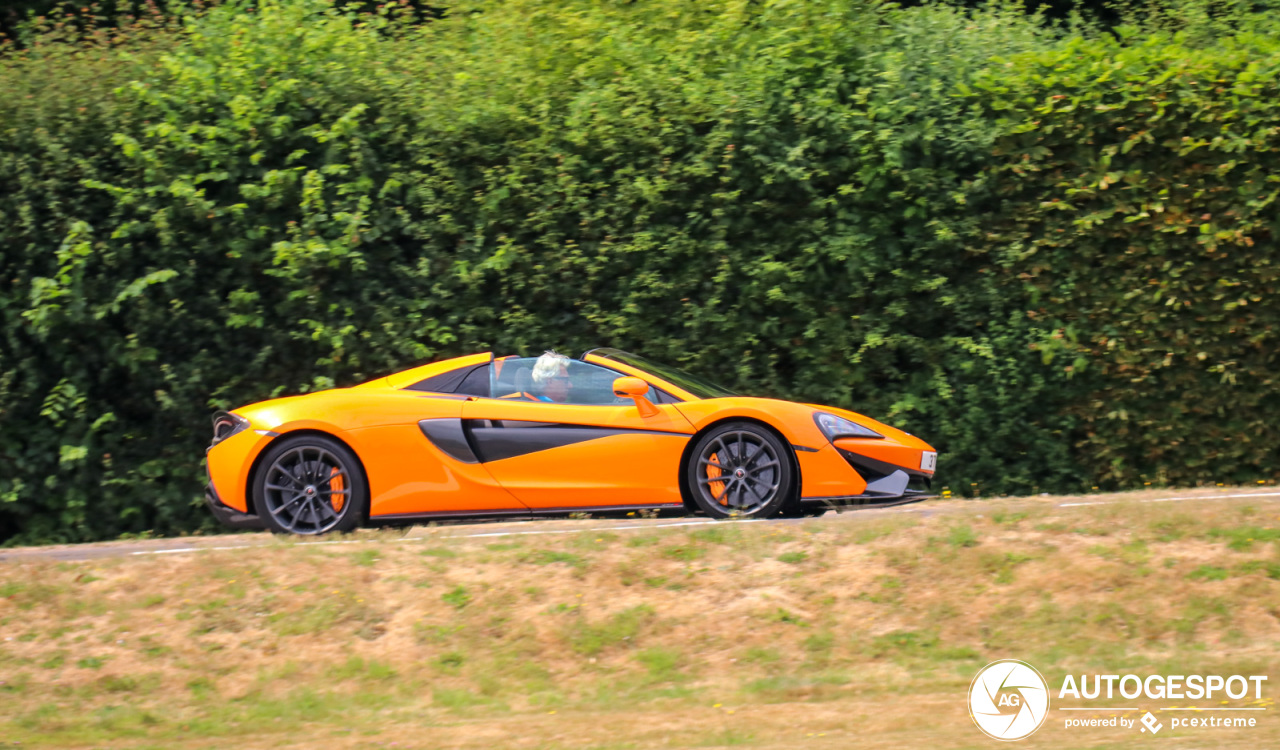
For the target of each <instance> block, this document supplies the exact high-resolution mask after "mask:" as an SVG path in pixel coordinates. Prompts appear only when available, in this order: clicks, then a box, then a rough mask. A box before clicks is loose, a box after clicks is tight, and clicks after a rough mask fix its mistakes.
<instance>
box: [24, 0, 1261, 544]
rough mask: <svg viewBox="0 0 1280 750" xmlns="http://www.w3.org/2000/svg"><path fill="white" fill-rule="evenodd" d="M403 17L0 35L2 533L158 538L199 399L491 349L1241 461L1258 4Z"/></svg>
mask: <svg viewBox="0 0 1280 750" xmlns="http://www.w3.org/2000/svg"><path fill="white" fill-rule="evenodd" d="M173 7H174V3H169V4H168V8H169V10H170V11H171V12H172V10H173ZM420 21H421V15H420V14H419V15H417V16H416V17H415V15H414V14H413V12H412V8H405V7H401V6H396V5H390V6H383V7H380V8H379V9H377V10H376V11H374V12H368V11H367V6H363V7H360V8H355V9H352V10H344V9H340V8H335V7H334V6H332V5H331V4H329V3H327V2H323V1H322V0H288V1H284V0H282V1H280V2H262V3H254V4H252V5H250V4H248V3H239V2H228V3H222V4H214V5H213V6H212V7H209V8H206V9H204V10H201V11H199V12H194V11H193V12H192V13H190V14H189V15H188V16H186V17H185V18H184V20H183V21H182V22H181V23H180V24H178V23H176V22H170V21H165V20H160V21H155V22H152V23H148V24H132V25H120V26H119V27H113V28H112V29H110V31H109V32H108V31H101V30H100V31H74V30H69V29H67V28H63V29H58V28H51V27H45V28H44V29H43V30H40V29H37V30H35V31H33V32H31V33H30V34H29V35H28V36H27V37H26V43H25V44H24V45H23V46H22V47H21V48H20V49H19V48H13V49H10V50H9V51H8V53H7V54H5V56H4V57H3V58H0V85H2V86H3V87H4V90H5V91H6V94H7V95H6V97H4V98H3V99H0V129H3V134H4V138H3V141H2V142H0V319H2V320H3V325H4V329H3V334H2V336H0V420H2V421H3V427H4V429H3V430H0V540H3V539H6V538H9V539H11V540H15V541H31V540H44V539H68V540H71V539H89V538H100V537H104V536H112V535H116V534H119V533H122V532H130V531H133V532H136V531H141V530H146V529H155V530H158V531H160V532H172V531H178V530H184V529H191V528H194V527H196V526H198V525H200V524H201V523H204V522H205V515H204V513H203V512H202V511H201V510H200V509H199V507H198V503H199V500H198V498H199V494H200V490H199V488H200V484H201V483H202V474H203V469H202V467H201V463H200V459H201V450H202V448H203V446H204V445H205V443H206V442H207V437H208V426H207V415H208V413H209V412H210V411H211V410H213V409H215V408H227V407H234V406H236V405H239V404H243V403H247V402H250V401H254V400H258V399H261V398H265V397H269V396H272V395H277V394H281V393H288V392H298V391H306V390H314V389H318V388H327V387H332V386H334V385H347V384H352V383H355V382H359V381H361V380H364V379H368V378H371V377H374V376H376V375H378V374H382V373H385V372H388V371H391V370H395V369H398V368H401V367H405V366H409V365H412V364H415V363H419V362H421V361H424V360H428V359H432V358H439V357H444V356H449V355H453V354H458V353H463V352H470V351H476V350H481V351H482V350H485V349H490V348H491V349H494V350H498V351H501V352H511V351H515V352H525V353H536V352H537V351H540V350H541V349H542V348H545V347H548V346H556V347H558V348H560V349H562V350H578V349H581V348H584V347H588V346H594V345H612V346H619V347H622V348H628V349H634V350H636V351H640V352H643V353H645V354H646V355H649V356H651V357H654V358H658V359H666V360H669V361H672V362H676V363H680V364H683V365H685V366H687V367H689V368H690V369H693V370H696V371H699V372H702V373H704V374H707V375H709V376H711V377H713V378H714V379H718V380H721V381H724V382H726V384H729V385H733V386H736V387H739V388H741V389H743V390H745V391H749V392H756V393H761V394H768V395H776V396H780V397H785V398H793V399H803V400H807V401H819V402H827V403H834V404H838V405H842V406H850V407H853V408H855V409H858V410H860V411H865V412H867V413H869V414H873V415H875V416H877V417H880V418H883V419H886V420H888V421H891V422H894V423H896V424H899V425H901V426H903V427H905V428H906V429H909V430H911V431H913V432H917V433H919V434H922V435H924V436H926V437H927V438H928V439H930V440H931V441H933V442H934V443H935V444H936V445H938V446H939V448H940V449H941V450H942V451H943V452H944V454H945V455H944V457H943V459H942V468H943V473H942V475H941V477H940V478H941V480H942V482H943V483H944V484H949V485H950V486H952V487H955V488H957V489H963V490H965V491H969V489H970V488H975V487H976V488H979V489H980V490H981V491H983V492H1031V491H1037V490H1049V489H1054V490H1068V489H1080V488H1087V487H1089V486H1092V485H1094V484H1098V483H1102V482H1107V483H1110V484H1112V485H1117V486H1128V485H1133V484H1140V483H1141V482H1144V481H1166V482H1177V483H1196V482H1205V481H1227V480H1236V481H1239V480H1244V479H1253V478H1262V477H1268V476H1274V475H1275V469H1274V467H1273V466H1272V465H1271V464H1270V463H1269V462H1268V461H1267V458H1269V456H1268V455H1267V454H1268V449H1269V447H1270V446H1274V445H1275V444H1276V439H1275V438H1276V428H1275V426H1274V425H1275V424H1276V422H1277V420H1276V419H1275V418H1274V417H1275V416H1276V415H1277V412H1278V411H1280V409H1278V406H1280V404H1277V397H1276V395H1275V390H1274V387H1273V382H1272V380H1271V378H1272V377H1273V376H1272V375H1271V372H1273V371H1275V370H1276V369H1277V368H1276V367H1275V364H1276V363H1275V356H1274V355H1273V354H1272V353H1271V345H1272V341H1273V340H1274V334H1273V333H1272V330H1273V328H1274V325H1275V323H1274V321H1273V319H1274V317H1275V315H1276V312H1275V308H1274V307H1268V305H1267V304H1266V301H1267V300H1268V293H1269V292H1272V291H1274V289H1275V279H1276V266H1275V263H1274V261H1273V260H1272V258H1271V255H1272V253H1271V252H1270V251H1271V248H1272V247H1273V245H1272V242H1273V240H1272V237H1273V234H1274V232H1273V228H1272V224H1271V220H1270V219H1269V216H1270V215H1271V213H1270V212H1269V208H1270V205H1271V204H1270V201H1271V199H1272V196H1273V195H1274V190H1275V185H1274V180H1275V178H1274V177H1273V176H1272V175H1273V174H1274V173H1275V172H1276V170H1275V169H1274V168H1273V167H1272V166H1271V163H1272V162H1273V160H1274V158H1275V156H1274V155H1275V140H1276V135H1275V134H1276V132H1278V131H1277V126H1280V116H1277V114H1275V112H1276V110H1275V108H1274V107H1273V106H1272V104H1271V102H1273V101H1276V97H1275V84H1276V69H1277V67H1276V61H1277V59H1280V58H1278V57H1277V54H1276V47H1275V43H1276V39H1277V37H1278V35H1277V34H1276V33H1275V32H1276V30H1275V28H1274V27H1271V26H1268V25H1266V22H1265V21H1264V19H1262V18H1260V17H1258V18H1255V17H1253V16H1249V15H1247V14H1245V15H1239V14H1237V15H1236V16H1233V17H1232V18H1231V19H1227V21H1224V20H1223V19H1222V18H1221V17H1220V16H1219V15H1213V16H1212V17H1211V18H1206V19H1201V20H1199V21H1197V20H1196V19H1195V18H1192V19H1191V20H1187V15H1186V14H1182V15H1171V16H1162V17H1160V18H1158V19H1155V20H1150V19H1149V20H1148V21H1144V23H1145V26H1144V27H1143V28H1144V29H1145V31H1143V32H1142V33H1139V32H1138V27H1122V28H1121V29H1120V31H1119V33H1118V35H1115V36H1112V35H1106V34H1101V33H1093V32H1090V31H1089V30H1088V29H1087V28H1083V27H1079V28H1077V27H1071V28H1051V27H1049V26H1048V25H1047V24H1046V23H1045V22H1044V21H1043V20H1042V19H1040V18H1038V17H1035V16H1027V15H1026V14H1025V13H1023V12H1022V11H1021V10H1012V9H1000V8H993V9H987V10H982V11H963V10H958V9H954V8H949V7H943V6H924V7H916V8H908V9H903V8H897V7H894V6H887V5H880V4H876V3H874V2H864V1H860V0H822V1H821V2H817V1H812V0H809V1H801V0H796V1H794V2H788V1H785V0H779V1H777V2H770V3H750V2H738V1H734V0H713V1H710V2H708V1H707V0H700V1H693V0H655V1H654V2H647V3H598V2H591V1H590V0H581V1H577V2H573V1H570V2H555V3H551V2H546V0H507V1H505V2H496V1H494V2H478V3H475V4H473V5H460V4H455V5H453V6H452V7H451V8H450V10H449V12H448V13H446V14H445V16H444V18H443V19H440V20H435V21H431V22H429V23H421V22H420ZM1228 21H1229V22H1228ZM1210 28H1212V31H1213V33H1208V32H1207V31H1206V29H1210Z"/></svg>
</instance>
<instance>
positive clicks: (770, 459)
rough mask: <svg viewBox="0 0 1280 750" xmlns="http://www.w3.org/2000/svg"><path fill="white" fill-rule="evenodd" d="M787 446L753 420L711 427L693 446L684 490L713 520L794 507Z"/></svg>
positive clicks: (764, 514)
mask: <svg viewBox="0 0 1280 750" xmlns="http://www.w3.org/2000/svg"><path fill="white" fill-rule="evenodd" d="M793 460H794V456H793V455H792V453H791V447H790V446H788V445H786V444H785V443H783V442H782V441H781V440H779V439H778V437H777V436H776V435H774V434H773V433H772V432H770V431H769V430H767V429H765V428H764V427H761V426H760V425H758V424H754V423H752V422H727V423H725V424H722V425H717V426H716V427H714V428H712V429H711V430H710V431H709V432H708V433H707V434H705V435H703V436H702V438H701V439H700V440H698V442H697V444H696V445H694V447H693V453H692V454H691V455H690V457H689V466H688V468H687V469H686V470H685V477H684V481H685V488H686V489H687V490H688V493H689V497H692V498H693V501H694V502H695V503H697V505H698V508H699V509H700V510H701V511H702V512H703V513H706V514H707V515H708V516H711V517H712V518H744V517H746V518H768V517H770V516H774V515H777V514H778V513H780V512H781V511H783V510H787V509H790V508H791V507H792V506H793V505H794V498H795V471H794V470H793V469H792V461H793Z"/></svg>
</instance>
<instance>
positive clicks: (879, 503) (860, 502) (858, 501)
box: [800, 492, 937, 510]
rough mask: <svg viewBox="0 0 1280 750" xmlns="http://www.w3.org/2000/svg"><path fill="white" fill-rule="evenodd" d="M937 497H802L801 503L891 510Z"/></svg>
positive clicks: (923, 494)
mask: <svg viewBox="0 0 1280 750" xmlns="http://www.w3.org/2000/svg"><path fill="white" fill-rule="evenodd" d="M933 497H937V495H931V494H929V493H927V492H920V493H910V494H906V495H899V496H897V497H894V496H885V495H843V496H839V497H802V498H800V503H801V504H802V505H806V506H809V507H814V506H818V505H826V506H827V507H829V508H833V509H835V510H846V509H848V510H858V509H862V508H868V509H870V508H891V507H893V506H895V505H906V504H907V503H917V502H920V501H921V500H927V499H929V498H933Z"/></svg>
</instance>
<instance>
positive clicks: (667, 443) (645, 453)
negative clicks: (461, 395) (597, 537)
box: [462, 399, 693, 508]
mask: <svg viewBox="0 0 1280 750" xmlns="http://www.w3.org/2000/svg"><path fill="white" fill-rule="evenodd" d="M462 416H463V418H465V419H497V420H512V421H524V422H534V423H542V422H556V423H559V424H566V425H582V426H584V427H585V426H598V427H604V428H611V429H614V430H627V431H629V432H623V433H620V434H616V435H610V436H608V437H602V438H599V439H595V440H589V441H584V442H579V443H572V444H569V445H564V446H560V447H555V448H550V449H548V450H542V451H538V452H536V453H528V454H525V455H522V456H515V457H512V458H504V459H501V460H497V461H492V462H489V463H486V464H485V466H486V467H487V468H488V470H489V471H490V472H491V473H492V474H493V476H494V478H495V479H497V480H498V482H499V483H500V484H501V485H502V486H503V487H506V488H507V489H509V490H511V492H512V493H513V494H514V495H515V496H516V497H518V498H519V499H520V500H522V501H524V503H525V504H527V505H528V506H529V507H530V508H568V507H585V506H612V505H645V504H649V505H658V504H663V503H679V502H680V485H679V478H680V456H681V454H682V453H683V451H684V446H685V444H686V443H687V442H688V439H689V436H690V435H692V434H693V427H692V426H691V425H690V424H689V421H688V420H687V419H685V418H684V417H683V416H681V414H680V412H679V411H678V410H677V409H676V407H675V406H673V405H664V406H660V407H657V413H656V414H654V415H652V416H643V415H642V414H641V413H640V409H639V408H638V407H637V406H636V405H635V404H634V403H632V404H627V405H625V406H574V405H568V404H554V403H544V402H529V401H504V400H502V399H477V400H475V401H468V402H467V403H465V404H463V407H462Z"/></svg>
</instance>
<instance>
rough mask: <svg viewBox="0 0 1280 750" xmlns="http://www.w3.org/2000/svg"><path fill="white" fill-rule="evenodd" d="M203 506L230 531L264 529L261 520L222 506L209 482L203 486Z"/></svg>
mask: <svg viewBox="0 0 1280 750" xmlns="http://www.w3.org/2000/svg"><path fill="white" fill-rule="evenodd" d="M204 504H205V505H208V506H209V510H211V511H213V517H214V518H216V519H218V521H219V522H220V523H221V524H222V525H223V526H227V527H229V528H232V529H265V528H266V524H264V523H262V519H261V518H258V517H257V516H254V515H250V514H248V513H241V512H240V511H238V510H236V509H235V508H232V507H230V506H228V505H225V504H223V502H222V500H221V499H219V497H218V491H217V490H216V489H214V486H213V482H209V483H208V484H206V485H205V486H204Z"/></svg>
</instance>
